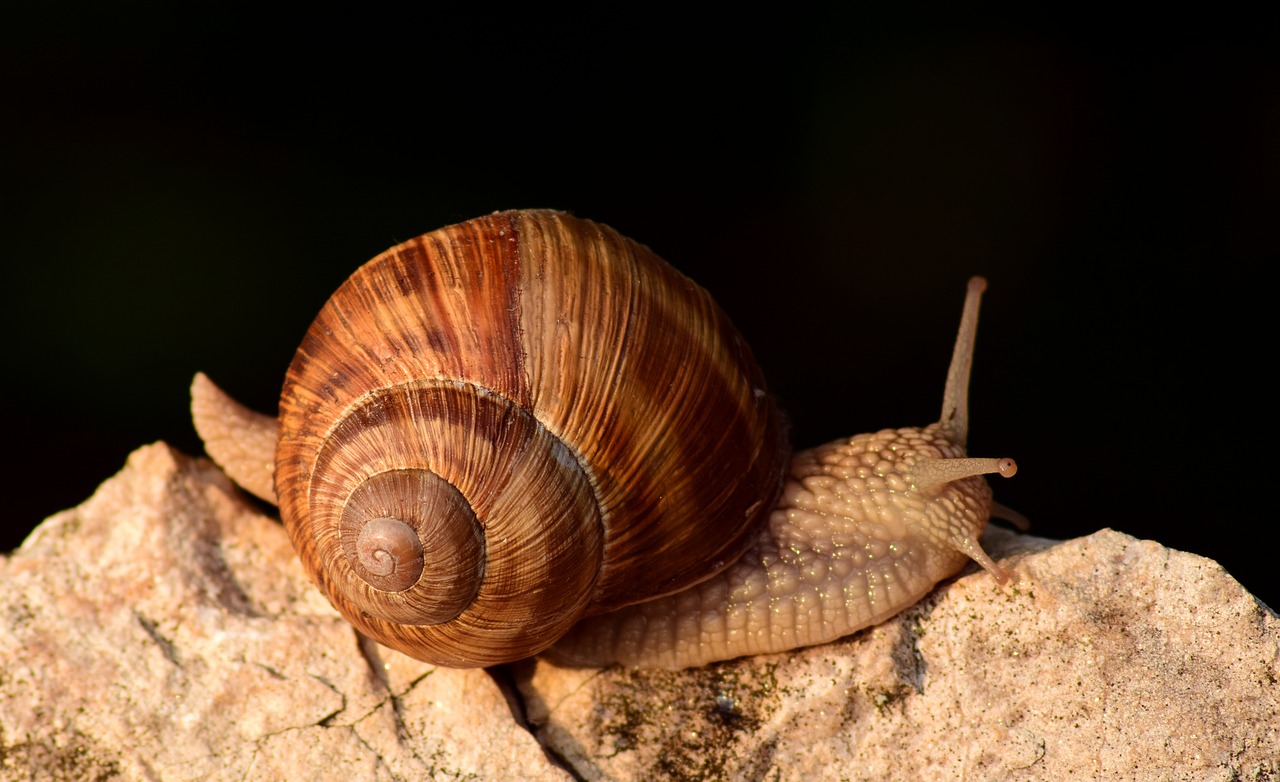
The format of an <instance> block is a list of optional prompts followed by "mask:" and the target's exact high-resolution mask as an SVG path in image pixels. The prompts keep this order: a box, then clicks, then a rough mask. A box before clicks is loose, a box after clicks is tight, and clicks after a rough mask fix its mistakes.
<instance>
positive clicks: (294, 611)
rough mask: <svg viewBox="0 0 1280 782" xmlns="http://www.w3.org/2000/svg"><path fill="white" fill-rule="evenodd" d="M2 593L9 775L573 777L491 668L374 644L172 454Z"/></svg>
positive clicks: (109, 495) (236, 507)
mask: <svg viewBox="0 0 1280 782" xmlns="http://www.w3.org/2000/svg"><path fill="white" fill-rule="evenodd" d="M0 581H2V582H3V590H2V594H0V608H2V610H3V614H4V617H5V621H4V625H3V629H0V662H2V664H3V668H2V670H3V675H2V676H0V779H5V780H18V779H23V780H26V779H76V780H80V779H85V780H90V779H93V780H97V779H104V780H105V779H116V778H122V779H139V780H141V779H148V780H151V779H163V780H187V779H190V780H222V779H227V780H231V779H234V780H279V779H308V780H329V779H332V780H353V779H359V780H398V779H501V778H505V777H507V776H508V772H509V770H510V769H511V768H512V763H513V762H517V763H519V768H520V776H521V777H523V778H527V779H539V780H564V779H569V778H570V777H569V775H568V774H566V773H565V772H564V771H563V770H561V769H559V768H557V767H556V766H554V765H553V764H552V763H551V762H550V761H548V760H547V758H546V756H545V754H544V753H543V751H542V748H541V747H540V746H539V745H538V743H537V741H535V739H534V737H533V736H531V735H530V734H529V732H528V731H527V730H525V729H524V728H522V727H520V726H519V724H518V723H517V722H516V720H515V719H513V718H512V716H511V709H510V707H509V706H508V703H507V700H506V697H505V696H504V695H503V694H502V692H501V690H500V689H499V688H498V686H497V685H496V684H495V683H494V681H493V679H492V678H491V677H490V676H489V675H488V674H487V673H485V672H484V671H482V670H469V671H460V670H446V669H435V668H433V667H431V666H429V665H426V664H424V663H420V662H418V661H416V660H412V659H410V658H407V657H405V656H403V655H400V654H397V653H395V652H391V651H389V650H387V649H383V648H381V647H379V646H377V645H376V644H373V643H370V642H362V640H361V639H360V638H359V637H358V636H357V635H356V633H355V631H354V630H352V629H351V627H350V626H349V625H348V624H347V623H346V622H345V621H343V619H342V618H341V617H340V616H338V614H337V612H336V611H334V610H333V609H332V608H331V607H330V606H329V604H328V603H327V602H326V601H325V600H324V598H323V597H321V596H320V594H319V593H318V592H317V591H316V589H315V588H314V587H313V586H312V585H311V584H310V582H309V581H308V580H307V578H306V576H305V575H304V574H303V572H302V568H301V566H300V565H299V564H298V562H297V557H296V556H294V554H293V549H292V548H291V547H290V545H289V541H288V538H287V536H286V535H285V532H284V529H283V528H282V527H281V526H280V524H279V523H278V522H275V521H272V520H271V519H269V518H267V517H265V516H263V515H262V514H261V513H259V512H257V511H256V510H254V506H252V505H251V504H250V502H249V501H248V500H247V499H245V497H244V495H241V494H240V493H239V491H238V490H236V489H235V488H233V487H232V485H231V484H230V483H229V482H228V481H227V479H226V478H225V477H223V476H222V473H220V472H218V471H217V469H216V468H214V467H213V466H212V464H210V463H209V462H207V461H205V460H194V459H190V458H188V457H185V456H183V455H181V454H178V453H176V452H174V451H172V450H171V449H169V448H168V447H167V446H165V445H152V446H147V447H145V448H142V449H140V450H138V451H136V452H134V453H133V455H132V456H130V457H129V462H128V464H127V466H126V467H125V469H124V471H123V472H121V473H120V474H119V475H117V476H116V477H114V478H112V479H111V480H109V481H107V482H106V483H104V484H103V485H102V486H101V487H100V488H99V489H98V491H97V493H95V494H94V496H93V497H92V498H91V499H90V500H88V501H87V502H85V503H84V504H83V505H81V506H80V507H78V508H76V509H74V510H70V511H66V512H64V513H60V514H58V515H56V516H53V517H52V518H50V519H49V520H47V521H46V522H45V523H44V524H42V525H41V526H40V527H39V528H38V529H36V531H35V532H33V533H32V535H31V536H30V537H29V538H28V539H27V541H26V542H25V543H24V544H23V545H22V547H21V548H19V549H18V550H17V551H15V552H14V553H13V554H12V556H10V557H8V558H5V559H4V560H3V561H2V562H0Z"/></svg>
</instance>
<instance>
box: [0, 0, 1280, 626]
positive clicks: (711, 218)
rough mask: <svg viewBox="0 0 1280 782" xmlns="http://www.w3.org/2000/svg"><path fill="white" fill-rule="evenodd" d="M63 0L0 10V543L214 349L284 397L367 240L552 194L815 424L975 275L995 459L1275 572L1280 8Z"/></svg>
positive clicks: (1087, 508) (924, 384) (864, 410)
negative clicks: (1081, 10)
mask: <svg viewBox="0 0 1280 782" xmlns="http://www.w3.org/2000/svg"><path fill="white" fill-rule="evenodd" d="M28 13H31V12H28ZM56 13H57V16H49V17H47V18H40V19H35V18H30V19H23V20H10V21H11V23H9V24H6V25H5V26H4V27H5V29H4V32H0V43H3V47H2V48H0V72H2V73H3V89H4V94H5V97H4V107H3V111H2V115H3V122H2V126H0V140H2V142H3V149H2V151H0V167H2V168H0V199H2V200H0V210H2V214H0V230H2V231H3V234H2V238H3V245H2V247H3V250H2V252H3V254H4V268H3V278H2V279H3V282H0V296H2V301H3V307H0V329H2V333H3V335H4V347H3V361H2V362H0V372H3V375H2V376H0V403H2V404H3V411H4V415H5V421H6V423H5V424H4V433H5V443H4V444H5V446H6V448H5V451H6V452H7V454H8V455H7V456H6V457H5V458H6V464H5V466H4V469H3V471H2V472H0V476H2V478H0V479H2V480H3V487H2V488H3V492H4V495H5V497H6V508H5V512H4V515H3V525H4V529H3V538H2V539H0V548H5V549H7V548H12V547H14V546H16V545H18V544H19V543H20V542H21V540H22V538H23V537H24V536H25V534H26V533H27V531H29V530H30V528H31V527H32V526H34V525H35V524H36V523H37V522H38V521H39V520H40V519H41V518H43V517H45V516H47V515H49V514H50V513H52V512H54V511H57V510H60V509H62V508H66V507H70V506H73V505H75V504H78V503H79V502H80V501H82V500H83V499H85V498H86V497H87V496H88V495H89V494H90V493H91V492H92V491H93V489H94V487H95V486H96V485H97V484H98V483H100V482H101V481H102V480H104V479H105V478H107V477H108V476H110V475H112V474H113V473H114V472H116V471H117V470H118V469H119V468H120V467H121V465H122V464H123V462H124V459H125V457H126V455H127V454H128V453H129V452H130V451H131V450H133V449H134V448H136V447H137V446H139V445H142V444H143V443H147V442H151V441H154V440H157V439H163V440H166V441H168V442H170V443H171V444H173V445H175V446H177V447H179V448H180V449H182V450H184V451H186V452H188V453H198V452H199V451H200V446H199V444H198V441H197V440H196V438H195V436H194V433H193V432H192V431H191V428H190V424H189V422H188V417H187V411H186V405H187V386H188V383H189V381H190V377H191V375H192V373H193V372H195V371H196V370H197V369H202V370H205V371H207V372H209V373H210V374H211V375H212V376H213V377H214V378H215V379H216V380H217V381H219V382H220V383H221V384H223V385H224V386H225V387H226V388H227V389H228V390H230V391H231V392H232V393H233V394H234V395H236V396H238V397H239V398H240V399H242V400H243V401H245V402H246V403H249V404H251V405H253V406H255V407H257V408H259V409H264V410H270V409H273V407H274V396H275V394H276V392H277V391H278V389H279V385H280V382H281V379H282V377H283V372H284V368H285V367H286V365H287V364H288V361H289V359H290V356H291V355H292V351H293V349H294V348H295V347H296V345H297V342H298V341H299V339H300V337H301V335H302V333H303V332H304V331H305V329H306V327H307V325H308V323H309V322H310V320H311V318H312V317H313V316H314V314H315V312H316V311H317V310H318V309H319V307H320V306H321V304H322V303H323V301H324V300H325V298H326V297H327V295H328V294H329V293H330V292H331V291H332V290H333V289H334V288H335V287H336V286H337V285H338V284H339V283H340V282H341V281H342V280H343V279H344V278H345V277H346V276H347V275H348V274H350V273H351V272H352V271H353V270H354V269H355V268H356V266H358V265H359V264H360V263H362V262H363V261H364V260H366V259H368V258H369V257H371V256H372V255H374V254H376V253H377V252H379V251H381V250H383V249H384V248H386V247H387V246H390V245H391V244H394V243H396V242H399V241H402V240H405V239H408V238H410V237H412V236H414V235H416V234H418V233H422V232H424V231H428V230H431V229H434V228H437V227H440V226H442V225H445V224H448V223H452V222H456V221H459V220H463V219H466V218H469V217H473V216H476V215H479V214H483V213H486V212H489V211H493V210H496V209H504V208H515V207H554V208H560V209H566V210H571V211H573V212H574V213H576V214H578V215H579V216H582V217H588V218H591V219H594V220H597V221H601V222H605V223H608V224H610V225H612V226H614V227H615V228H617V229H619V230H620V231H621V232H623V233H624V234H626V235H629V236H631V237H633V238H635V239H637V240H639V241H641V242H644V243H646V244H648V245H649V246H651V247H652V248H654V249H655V250H656V251H657V252H658V253H659V254H660V255H662V256H663V257H665V258H666V259H667V260H669V261H671V262H672V263H673V264H675V265H676V266H677V267H678V268H680V269H682V270H683V271H685V272H686V273H687V274H689V275H690V276H692V277H693V278H694V279H696V280H698V281H699V282H700V283H701V284H702V285H703V286H705V287H707V288H708V289H709V290H711V291H712V293H713V294H714V295H715V296H716V297H717V299H718V300H719V301H720V302H721V304H722V306H723V307H724V308H725V309H726V310H727V311H728V312H729V314H730V315H731V317H732V318H733V319H734V320H735V322H736V323H737V324H738V325H739V327H740V328H741V330H742V331H743V332H744V333H745V334H746V336H747V338H748V340H749V341H750V343H751V344H752V345H753V347H754V349H755V351H756V355H757V358H758V359H759V360H760V362H761V363H762V365H763V366H764V369H765V373H766V375H767V377H768V378H769V380H770V382H771V385H772V387H773V390H774V391H775V392H776V393H777V394H778V396H779V397H780V398H781V399H782V402H783V404H784V406H785V407H786V409H787V410H788V411H789V414H790V416H791V420H792V422H793V426H794V437H793V440H794V441H795V443H796V444H797V445H799V446H808V445H815V444H817V443H819V442H822V441H824V440H829V439H833V438H835V437H838V436H842V435H848V434H851V433H854V432H859V431H869V430H875V429H879V428H883V427H888V426H902V425H913V424H925V423H928V422H930V421H932V420H934V419H935V418H936V416H937V412H938V408H939V405H940V401H941V392H942V385H943V378H944V375H945V370H946V365H947V361H948V359H949V357H950V351H951V343H952V338H953V336H954V329H955V326H956V323H957V321H958V317H959V308H960V302H961V299H962V296H963V290H964V282H965V279H966V278H967V277H968V276H969V275H970V274H973V273H982V274H984V275H986V276H987V277H988V278H989V279H990V282H991V287H990V289H989V291H988V294H987V297H986V300H985V303H984V311H983V320H982V327H981V330H980V336H979V339H978V355H977V360H976V365H975V375H974V381H973V388H972V411H971V421H972V431H971V435H970V451H971V452H973V453H975V454H978V455H992V456H1006V455H1007V456H1013V457H1015V458H1016V459H1017V460H1018V462H1019V464H1020V466H1021V472H1020V473H1019V474H1018V476H1017V477H1016V478H1014V479H1013V480H1010V481H1000V482H998V484H997V485H996V490H997V497H998V498H999V499H1000V500H1002V501H1003V502H1004V503H1006V504H1008V505H1010V506H1012V507H1014V508H1017V509H1019V510H1020V511H1022V512H1023V513H1025V514H1027V515H1028V516H1029V517H1031V519H1032V521H1033V523H1034V532H1035V533H1037V534H1040V535H1044V536H1049V537H1060V538H1065V537H1073V536H1077V535H1082V534H1087V533H1089V532H1092V531H1094V530H1096V529H1099V528H1101V527H1114V528H1117V529H1120V530H1122V531H1125V532H1128V533H1131V534H1133V535H1136V536H1139V537H1144V538H1154V539H1156V540H1159V541H1160V542H1162V543H1164V544H1166V545H1169V546H1172V547H1175V548H1179V549H1184V550H1188V551H1192V552H1195V553H1198V554H1203V555H1205V556H1208V557H1212V558H1215V559H1217V560H1219V561H1220V562H1221V563H1222V564H1223V565H1224V566H1225V567H1226V568H1227V569H1228V570H1229V571H1230V572H1232V573H1233V574H1234V575H1235V576H1236V577H1237V578H1239V579H1240V580H1241V581H1242V582H1243V583H1244V584H1245V585H1246V586H1247V587H1249V588H1250V589H1251V590H1252V591H1253V592H1254V593H1255V594H1257V595H1258V596H1259V597H1261V598H1262V599H1263V600H1265V601H1267V602H1268V603H1270V604H1271V605H1273V606H1274V605H1277V603H1280V587H1278V586H1277V581H1276V579H1275V577H1274V575H1273V572H1274V567H1272V565H1271V561H1272V559H1273V558H1274V553H1273V552H1274V546H1275V542H1276V537H1277V536H1276V533H1275V528H1276V522H1277V516H1278V514H1277V511H1276V504H1275V499H1274V491H1273V488H1272V487H1273V486H1275V485H1276V483H1277V481H1276V480H1275V479H1274V477H1273V475H1274V472H1275V468H1274V466H1273V465H1272V453H1271V452H1272V449H1271V448H1270V444H1271V442H1272V441H1273V440H1274V419H1273V418H1270V417H1269V416H1271V415H1273V411H1274V408H1275V406H1274V404H1273V403H1272V398H1273V397H1274V391H1273V390H1272V386H1273V384H1272V381H1270V380H1264V379H1263V377H1262V372H1263V371H1264V368H1266V367H1268V365H1270V364H1272V363H1274V359H1275V351H1274V350H1273V348H1272V344H1273V342H1274V340H1275V334H1274V329H1273V328H1272V327H1271V321H1272V315H1273V311H1274V309H1275V307H1276V305H1275V304H1274V303H1273V299H1274V297H1273V295H1272V294H1271V290H1272V284H1271V283H1270V282H1267V281H1265V280H1264V277H1265V275H1268V274H1269V273H1270V272H1271V271H1272V267H1273V266H1274V265H1275V262H1276V260H1277V256H1278V255H1280V251H1278V248H1280V242H1278V241H1277V238H1276V228H1277V226H1276V223H1277V220H1276V216H1277V214H1278V211H1277V210H1278V208H1280V184H1278V183H1280V67H1278V65H1277V58H1276V55H1275V52H1276V51H1277V46H1276V44H1277V41H1276V40H1275V38H1274V36H1273V35H1272V31H1273V30H1274V29H1275V28H1274V27H1273V26H1272V25H1271V24H1270V20H1262V19H1249V18H1227V17H1226V16H1225V15H1223V16H1221V17H1215V18H1205V17H1203V16H1199V17H1194V18H1192V17H1188V18H1186V19H1170V18H1168V17H1162V18H1159V19H1147V18H1141V19H1139V18H1134V19H1120V18H1117V17H1115V16H1114V15H1113V16H1109V17H1098V18H1084V17H1068V16H1066V15H1063V16H1061V17H1052V16H1049V15H1041V16H1037V17H1035V18H1031V17H1027V18H1016V19H1004V20H1000V21H976V20H973V19H970V18H967V17H962V16H959V15H957V16H955V17H952V18H948V17H944V16H938V15H935V14H930V13H926V12H925V11H922V10H919V9H917V10H916V11H915V12H914V13H913V14H912V15H906V14H904V15H902V16H900V17H899V16H895V15H888V14H885V13H879V15H877V14H869V13H868V12H866V11H844V12H816V11H815V12H809V13H800V12H799V11H796V12H785V13H779V14H777V15H774V16H768V17H750V16H741V15H734V16H706V17H694V16H690V15H689V14H687V13H666V12H663V11H660V10H656V9H655V8H654V7H652V6H647V7H646V8H645V10H644V11H636V12H635V13H634V14H633V15H631V16H626V15H625V14H618V13H616V12H615V13H609V14H604V13H601V12H586V13H584V12H569V11H562V12H553V13H550V14H547V13H545V12H544V11H539V12H537V13H534V12H532V11H530V12H528V13H527V14H526V15H524V16H522V17H519V18H512V17H509V16H500V15H498V14H496V13H494V14H492V15H489V14H486V13H482V12H467V11H460V10H448V8H447V7H446V8H445V9H444V10H441V9H439V8H436V9H434V10H432V11H430V12H428V11H423V12H422V14H421V15H419V16H416V17H402V16H386V17H375V16H372V15H369V14H365V15H362V16H360V17H358V18H356V17H353V16H319V15H305V16H297V17H294V18H290V19H280V20H269V19H265V18H262V17H261V15H260V14H248V13H245V14H237V12H234V11H230V10H226V9H219V10H217V11H214V10H207V11H204V12H201V11H196V10H192V9H187V8H183V9H181V10H180V9H178V8H177V7H157V8H154V9H150V10H149V11H146V12H143V11H136V12H133V13H130V14H129V15H128V16H122V15H120V12H119V11H117V10H115V9H110V10H107V9H82V10H80V11H73V10H70V9H65V8H64V9H62V10H60V11H58V12H56ZM1264 389H1265V390H1266V392H1267V393H1266V396H1265V398H1264Z"/></svg>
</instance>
